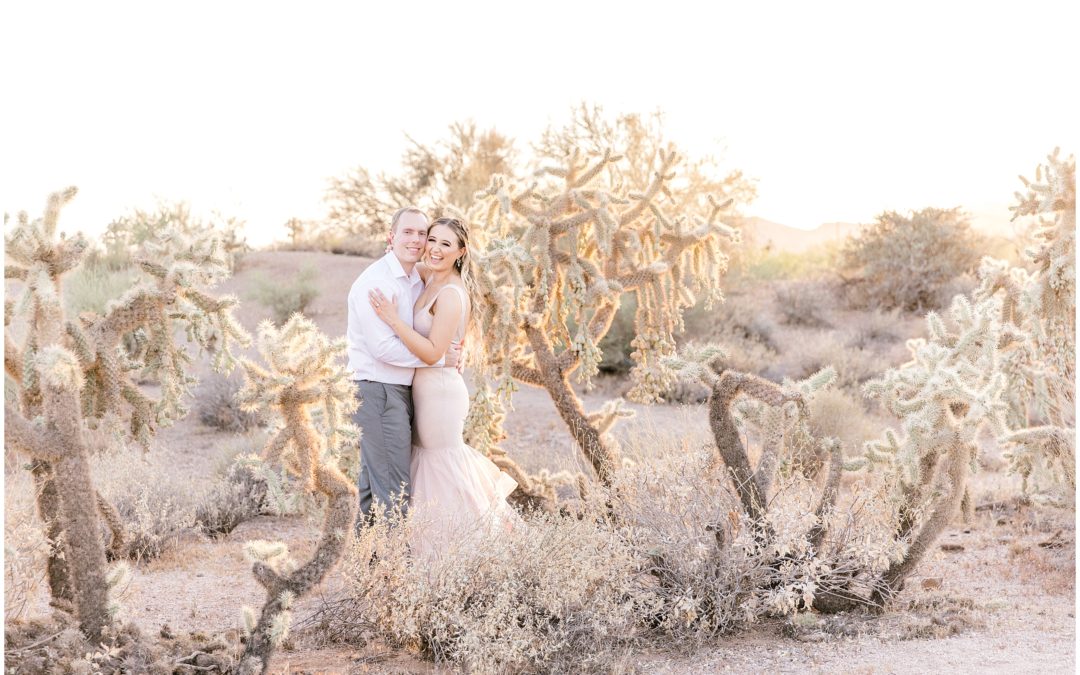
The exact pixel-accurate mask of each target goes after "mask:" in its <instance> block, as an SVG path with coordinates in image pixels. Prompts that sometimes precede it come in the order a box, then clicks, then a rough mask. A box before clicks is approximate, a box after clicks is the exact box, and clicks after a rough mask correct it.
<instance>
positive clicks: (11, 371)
mask: <svg viewBox="0 0 1080 675" xmlns="http://www.w3.org/2000/svg"><path fill="white" fill-rule="evenodd" d="M14 311H15V303H14V302H12V301H11V300H5V301H4V372H5V373H7V374H8V375H10V376H11V379H13V380H15V382H16V383H17V384H22V379H23V377H22V372H23V369H22V364H23V353H22V350H21V349H19V348H18V347H17V346H16V345H15V341H14V340H12V339H11V336H10V335H9V334H8V330H7V329H8V326H10V325H11V317H12V314H13V313H14Z"/></svg>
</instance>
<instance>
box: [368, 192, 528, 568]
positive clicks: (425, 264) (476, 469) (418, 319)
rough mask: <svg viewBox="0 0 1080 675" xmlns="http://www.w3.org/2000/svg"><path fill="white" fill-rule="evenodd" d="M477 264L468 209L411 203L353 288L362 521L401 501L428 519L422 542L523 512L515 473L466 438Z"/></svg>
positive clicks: (427, 546) (507, 521) (502, 524)
mask: <svg viewBox="0 0 1080 675" xmlns="http://www.w3.org/2000/svg"><path fill="white" fill-rule="evenodd" d="M471 265H472V261H471V260H470V258H469V233H468V230H467V229H466V226H465V224H464V223H463V222H462V221H461V220H459V219H457V218H439V219H437V220H435V221H434V222H429V221H428V218H427V216H426V215H425V214H424V212H423V211H421V210H419V209H417V208H412V207H407V208H403V209H399V210H398V211H397V212H396V213H394V215H393V218H392V219H391V223H390V246H389V250H388V251H387V253H386V255H384V256H383V257H382V258H380V259H379V260H376V261H375V262H374V263H372V264H371V265H370V266H369V267H368V268H367V269H366V270H364V272H363V273H362V274H361V275H360V276H359V277H358V278H357V279H356V281H355V282H354V283H353V285H352V288H351V289H350V290H349V301H348V303H349V304H348V330H347V338H348V356H349V370H350V371H351V372H352V377H353V379H354V380H355V381H356V382H357V388H358V391H359V396H360V399H361V402H360V407H359V409H358V410H357V412H356V413H355V415H354V417H353V421H354V422H355V423H356V424H357V426H359V427H360V428H361V429H362V431H363V433H362V435H361V440H360V477H359V488H360V510H361V515H360V516H359V518H358V526H361V524H362V523H364V522H366V523H370V522H372V519H373V517H374V511H373V508H374V507H375V505H376V504H378V505H380V506H382V507H384V508H391V507H393V506H395V505H397V504H400V505H401V508H402V510H403V511H405V510H409V511H411V512H412V518H413V520H414V521H418V522H420V523H423V526H422V527H421V528H420V529H418V530H417V532H418V533H419V534H418V535H417V536H418V537H419V538H420V539H421V540H419V541H412V542H410V543H411V545H412V548H413V550H414V551H431V550H432V549H433V548H435V547H437V546H438V541H439V540H440V539H443V540H445V538H446V537H448V536H451V535H452V531H453V530H454V529H456V528H459V527H467V526H469V525H472V524H475V523H478V522H480V521H481V519H488V520H486V522H485V523H484V524H485V525H486V526H487V527H488V528H494V529H501V530H509V529H511V528H512V527H513V525H514V523H515V521H516V519H517V514H516V513H515V512H514V510H513V508H512V507H510V505H509V504H507V503H506V496H507V495H509V494H510V493H511V492H512V491H513V490H514V488H516V487H517V483H516V482H515V481H514V479H513V478H511V477H510V476H508V475H507V474H506V473H503V472H502V471H500V470H499V468H498V467H497V466H495V464H494V463H493V462H492V461H491V460H490V459H488V458H487V457H485V456H484V455H482V454H481V453H479V452H478V451H476V450H474V449H473V448H471V447H469V446H468V445H466V444H465V442H464V440H463V438H462V433H463V431H464V427H465V416H466V414H467V413H468V410H469V395H468V391H467V389H466V387H465V381H464V379H463V377H462V375H461V372H460V371H461V369H460V367H459V361H460V359H461V344H462V341H463V340H464V337H465V334H466V332H467V330H468V327H469V325H470V322H471V321H472V311H471V310H472V306H473V302H472V295H473V294H472V292H471V288H472V283H471V280H470V268H471Z"/></svg>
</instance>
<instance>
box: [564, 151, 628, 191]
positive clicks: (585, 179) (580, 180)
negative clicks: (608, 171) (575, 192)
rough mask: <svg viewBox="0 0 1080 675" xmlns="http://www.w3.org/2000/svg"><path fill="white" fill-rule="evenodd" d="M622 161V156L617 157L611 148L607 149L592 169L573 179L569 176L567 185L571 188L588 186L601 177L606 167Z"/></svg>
mask: <svg viewBox="0 0 1080 675" xmlns="http://www.w3.org/2000/svg"><path fill="white" fill-rule="evenodd" d="M620 159H622V155H616V154H615V153H613V152H612V151H611V148H606V149H605V150H604V156H603V157H601V158H600V159H599V160H597V161H596V163H595V164H593V165H592V167H590V168H588V169H585V170H584V171H582V172H581V174H580V175H577V176H574V177H573V178H571V177H570V176H568V177H567V183H568V184H569V187H571V188H580V187H583V186H585V185H588V184H589V183H590V182H592V180H593V179H594V178H596V177H597V176H599V175H600V172H601V171H603V170H604V167H606V166H607V165H608V164H613V163H615V162H617V161H619V160H620Z"/></svg>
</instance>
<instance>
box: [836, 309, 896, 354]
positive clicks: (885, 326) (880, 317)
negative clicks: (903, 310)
mask: <svg viewBox="0 0 1080 675" xmlns="http://www.w3.org/2000/svg"><path fill="white" fill-rule="evenodd" d="M900 321H901V318H900V312H899V310H896V309H894V310H891V311H882V310H881V309H877V308H874V309H871V310H869V311H865V312H860V313H858V314H856V315H855V316H854V317H852V318H851V319H849V320H848V321H846V322H845V333H846V340H845V341H844V343H845V344H846V345H847V346H848V347H851V348H852V349H874V348H875V347H877V346H878V345H891V344H894V343H896V342H898V341H899V340H900V338H901V337H902V336H903V332H902V331H901V327H900V326H899V325H898V324H899V323H900Z"/></svg>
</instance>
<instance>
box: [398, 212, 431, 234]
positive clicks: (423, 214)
mask: <svg viewBox="0 0 1080 675" xmlns="http://www.w3.org/2000/svg"><path fill="white" fill-rule="evenodd" d="M406 213H417V214H419V215H421V216H423V217H424V220H431V219H430V218H428V215H427V214H426V213H424V212H423V211H421V210H420V209H418V208H416V207H415V206H403V207H401V208H400V209H398V210H397V211H394V216H393V217H392V218H391V219H390V234H394V233H395V232H397V224H398V221H399V220H401V217H402V216H403V215H405V214H406Z"/></svg>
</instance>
